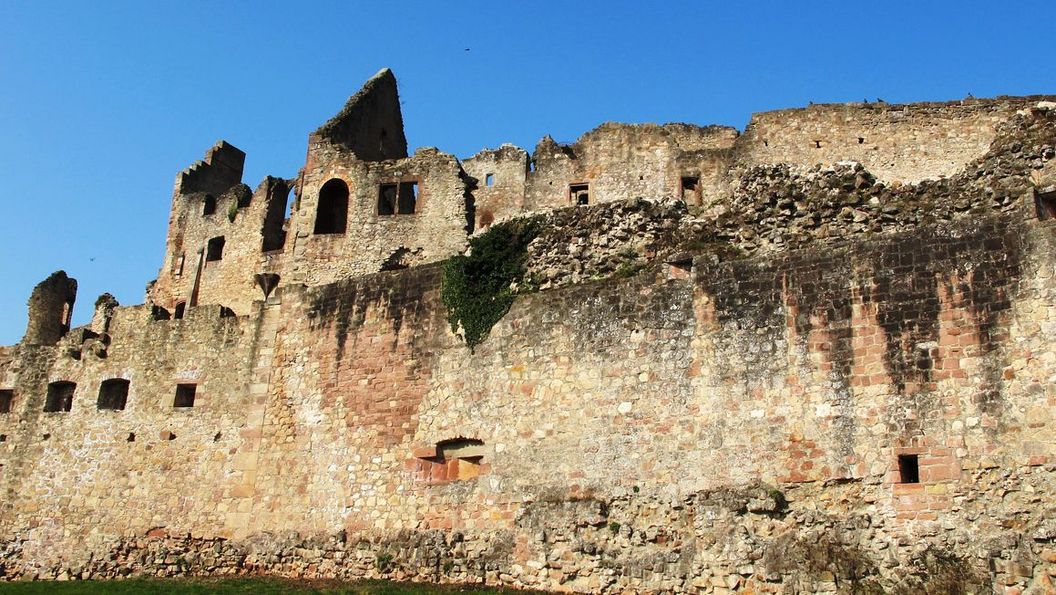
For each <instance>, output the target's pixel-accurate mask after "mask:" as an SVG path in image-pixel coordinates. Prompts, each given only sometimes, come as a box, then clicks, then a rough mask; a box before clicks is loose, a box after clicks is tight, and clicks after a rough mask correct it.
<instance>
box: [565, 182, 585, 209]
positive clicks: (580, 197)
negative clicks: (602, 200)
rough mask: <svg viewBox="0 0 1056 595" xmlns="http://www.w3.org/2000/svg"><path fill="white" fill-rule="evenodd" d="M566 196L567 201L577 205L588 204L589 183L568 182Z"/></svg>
mask: <svg viewBox="0 0 1056 595" xmlns="http://www.w3.org/2000/svg"><path fill="white" fill-rule="evenodd" d="M568 198H569V201H570V202H571V203H572V204H574V205H577V206H582V205H588V204H590V185H589V184H569V185H568Z"/></svg>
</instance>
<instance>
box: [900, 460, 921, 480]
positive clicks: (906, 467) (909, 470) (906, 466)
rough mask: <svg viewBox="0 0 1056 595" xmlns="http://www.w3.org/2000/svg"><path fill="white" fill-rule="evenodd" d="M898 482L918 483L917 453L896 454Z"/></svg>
mask: <svg viewBox="0 0 1056 595" xmlns="http://www.w3.org/2000/svg"><path fill="white" fill-rule="evenodd" d="M898 480H899V483H920V466H919V463H918V460H917V455H898Z"/></svg>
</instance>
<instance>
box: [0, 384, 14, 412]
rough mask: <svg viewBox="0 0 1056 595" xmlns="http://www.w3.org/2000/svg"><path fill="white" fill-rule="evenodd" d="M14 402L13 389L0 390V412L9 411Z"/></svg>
mask: <svg viewBox="0 0 1056 595" xmlns="http://www.w3.org/2000/svg"><path fill="white" fill-rule="evenodd" d="M14 402H15V391H13V390H10V389H4V390H0V413H11V406H12V405H13V404H14Z"/></svg>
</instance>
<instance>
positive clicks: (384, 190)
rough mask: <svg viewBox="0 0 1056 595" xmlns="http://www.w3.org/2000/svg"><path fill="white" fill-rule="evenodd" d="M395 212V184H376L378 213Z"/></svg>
mask: <svg viewBox="0 0 1056 595" xmlns="http://www.w3.org/2000/svg"><path fill="white" fill-rule="evenodd" d="M395 214H396V184H381V185H380V186H378V215H395Z"/></svg>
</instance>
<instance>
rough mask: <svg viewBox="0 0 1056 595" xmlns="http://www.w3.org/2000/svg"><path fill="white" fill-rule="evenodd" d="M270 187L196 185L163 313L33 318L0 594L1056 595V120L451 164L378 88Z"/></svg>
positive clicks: (704, 133) (8, 353) (173, 235)
mask: <svg viewBox="0 0 1056 595" xmlns="http://www.w3.org/2000/svg"><path fill="white" fill-rule="evenodd" d="M244 159H245V154H244V153H243V152H242V151H240V150H239V149H237V148H236V147H234V146H232V145H230V144H228V143H226V142H223V141H221V142H218V143H217V144H216V145H214V146H213V147H212V148H210V149H209V150H208V152H207V153H206V155H205V158H204V160H202V161H200V162H198V163H195V164H194V165H192V166H190V167H189V168H187V169H186V170H184V171H182V172H180V173H179V174H178V176H177V178H176V183H175V188H174V190H173V196H172V209H171V214H170V219H169V224H168V236H167V240H166V249H165V256H164V261H163V262H162V265H161V269H160V271H159V273H158V277H157V279H156V280H155V281H153V282H151V283H150V284H149V285H148V287H147V292H146V297H145V303H144V304H142V305H135V306H124V305H119V304H118V303H117V300H115V299H114V298H113V297H112V296H110V295H107V294H104V295H103V296H101V297H99V299H98V300H97V301H96V302H95V310H94V315H93V317H92V319H91V323H90V324H88V325H86V326H83V327H77V328H71V323H70V317H71V316H70V315H71V312H72V308H73V304H74V301H75V298H76V289H77V283H76V281H75V280H73V279H71V278H69V277H67V275H66V274H65V273H64V272H61V271H60V272H57V273H55V274H53V275H52V276H50V277H49V278H48V279H46V280H45V281H43V282H42V283H41V284H39V285H38V286H37V287H36V288H35V289H34V290H33V292H32V295H31V297H30V300H29V321H28V325H27V328H26V333H25V336H24V338H23V339H22V341H21V342H19V343H18V344H16V345H14V346H9V347H0V481H2V488H3V498H2V502H0V575H2V576H4V577H6V578H9V579H18V578H23V579H26V578H38V579H99V578H111V577H120V576H128V575H138V574H147V575H153V576H177V575H230V574H255V573H271V574H279V575H284V576H292V577H336V578H360V577H387V578H396V579H406V580H421V581H434V582H463V583H489V584H505V585H511V586H524V587H532V588H540V589H548V590H561V591H575V592H584V593H596V592H629V593H636V592H641V593H654V592H673V593H731V592H745V593H802V592H841V593H842V592H903V593H923V592H927V593H939V592H941V593H963V592H973V593H989V592H994V593H1002V594H1013V593H1052V592H1054V586H1053V581H1056V490H1054V488H1056V476H1054V473H1056V438H1054V436H1056V433H1054V432H1056V377H1054V374H1056V372H1054V370H1056V275H1054V273H1056V227H1054V226H1056V223H1054V222H1053V220H1054V218H1056V103H1054V102H1053V98H1051V97H1040V96H1038V97H1001V98H996V99H968V100H964V101H954V102H948V103H921V104H908V105H893V104H886V103H860V104H859V103H855V104H838V105H811V106H809V107H806V108H802V109H789V110H781V111H776V112H769V113H763V114H756V115H754V116H753V118H752V120H751V123H750V124H749V125H748V126H747V128H746V130H745V131H744V132H739V131H737V130H736V129H733V128H729V127H724V126H705V127H700V126H694V125H689V124H665V125H662V126H661V125H653V124H643V125H629V124H616V123H606V124H603V125H601V126H599V127H598V128H596V129H594V130H592V131H590V132H588V133H586V134H585V135H583V136H582V137H581V138H580V139H579V140H577V141H576V142H575V143H573V144H570V145H565V144H560V143H557V142H555V141H554V140H553V139H551V138H550V137H545V138H543V140H541V141H540V142H539V144H538V145H537V146H536V147H535V148H534V150H533V151H532V152H531V153H529V152H528V151H526V150H524V149H522V148H519V147H515V146H512V145H503V146H501V147H499V148H497V149H488V150H483V151H481V152H479V153H477V154H476V155H473V156H472V157H469V158H466V159H459V158H456V157H455V156H453V155H450V154H447V153H444V152H442V151H440V150H438V149H435V148H421V149H417V150H416V151H415V152H414V153H413V154H409V151H408V147H407V141H406V138H405V137H404V132H403V119H402V116H401V113H400V101H399V97H398V93H397V86H396V79H395V77H394V75H393V74H392V72H390V71H389V70H387V69H386V70H382V71H381V72H379V73H378V74H377V75H376V76H374V77H373V78H372V79H370V80H369V81H368V82H367V83H366V85H365V86H364V87H363V88H362V90H361V91H359V92H358V93H357V94H356V95H354V96H353V97H351V98H350V99H349V101H348V103H347V104H346V105H345V107H344V108H343V109H342V110H341V111H340V112H339V113H338V114H337V115H335V116H334V117H333V118H332V119H331V120H330V121H328V122H326V123H325V124H323V125H322V126H321V127H320V128H319V129H318V130H316V131H315V132H314V133H312V134H311V135H310V136H309V137H308V150H307V157H306V161H305V164H304V167H303V168H302V169H301V171H300V172H299V173H298V174H297V175H296V176H295V177H293V178H282V177H267V178H265V179H264V180H263V181H262V182H260V184H259V185H258V186H257V187H256V189H255V190H254V189H252V188H250V187H249V186H247V185H246V184H245V183H243V181H242V169H243V162H244ZM495 254H501V255H503V258H502V259H496V258H495V257H494V255H495ZM489 258H491V260H490V261H489ZM459 259H461V260H459ZM456 262H462V263H463V264H464V266H463V267H462V268H461V269H458V268H457V267H455V266H452V264H451V263H456ZM465 263H472V264H471V265H470V264H465ZM514 265H516V266H514ZM481 267H483V269H482V268H481ZM489 267H491V268H489ZM481 270H485V273H484V274H483V275H484V276H480V275H481V273H480V271H481ZM459 271H461V273H460V274H463V275H464V276H463V277H460V279H461V281H462V285H461V286H460V285H458V284H457V283H455V278H454V277H452V275H455V274H456V273H459ZM496 271H498V272H496ZM499 272H501V273H502V275H507V276H501V275H499ZM474 274H477V275H478V276H477V277H474V276H473V275H474ZM486 275H499V276H498V277H494V276H493V277H488V278H489V279H496V278H497V279H499V281H498V282H497V283H496V284H495V287H492V288H491V289H487V291H492V293H491V294H488V293H486V291H485V289H482V287H483V286H482V285H481V283H482V281H481V279H483V278H485V276H486ZM460 287H461V289H459V288H460ZM458 291H465V292H477V294H475V295H476V298H475V299H478V301H477V302H473V303H472V304H470V306H472V307H469V306H467V307H466V308H465V311H464V312H463V313H462V314H460V315H456V314H455V313H453V312H454V311H455V310H454V309H453V308H455V307H456V306H458V305H459V303H462V305H465V302H459V300H467V299H468V298H467V297H466V295H462V294H459V293H458ZM480 292H485V293H484V294H483V297H481V295H480ZM467 295H468V293H467ZM482 311H483V313H482ZM460 316H461V317H460ZM489 316H490V317H489Z"/></svg>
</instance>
